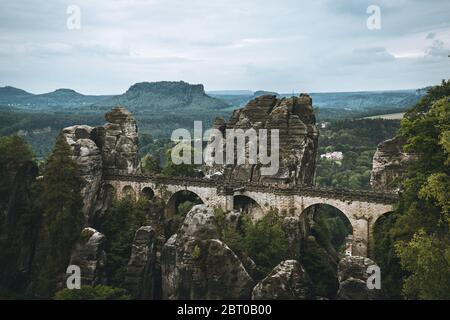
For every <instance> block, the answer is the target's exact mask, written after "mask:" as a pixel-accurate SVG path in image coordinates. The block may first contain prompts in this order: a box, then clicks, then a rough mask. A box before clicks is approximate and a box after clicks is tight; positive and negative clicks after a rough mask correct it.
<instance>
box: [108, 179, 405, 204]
mask: <svg viewBox="0 0 450 320" xmlns="http://www.w3.org/2000/svg"><path fill="white" fill-rule="evenodd" d="M103 178H104V180H110V181H130V182H153V183H155V184H157V185H183V186H196V187H210V188H211V187H213V188H217V189H219V190H220V191H221V192H225V193H233V191H234V190H237V189H241V188H244V189H245V190H246V191H254V192H265V193H274V194H279V195H308V196H317V197H325V198H339V199H341V200H349V201H351V200H360V201H370V202H379V203H389V204H391V203H395V202H397V200H398V195H397V194H393V193H381V192H375V191H371V190H351V189H343V188H324V187H316V186H311V185H292V184H273V183H261V182H254V181H251V182H247V181H225V180H213V179H206V178H195V177H167V176H162V175H129V174H119V173H104V176H103Z"/></svg>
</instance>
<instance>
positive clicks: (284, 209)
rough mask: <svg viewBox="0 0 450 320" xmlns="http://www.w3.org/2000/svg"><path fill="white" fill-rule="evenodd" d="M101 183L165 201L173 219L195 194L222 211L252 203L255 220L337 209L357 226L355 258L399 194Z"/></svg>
mask: <svg viewBox="0 0 450 320" xmlns="http://www.w3.org/2000/svg"><path fill="white" fill-rule="evenodd" d="M103 181H104V183H105V187H106V188H109V189H110V190H111V191H113V192H114V194H115V195H116V196H117V197H119V198H120V197H123V196H124V195H131V196H133V197H134V198H135V199H137V198H139V197H142V196H145V197H153V196H156V197H159V198H161V199H162V200H163V201H165V202H166V204H167V206H166V208H167V209H166V214H167V215H171V214H174V210H176V209H175V205H176V202H177V198H178V197H179V196H180V195H182V194H186V193H192V194H194V195H195V196H196V197H198V198H199V199H200V200H201V201H202V202H203V203H204V204H206V205H208V206H211V207H216V208H222V209H224V210H233V209H239V205H245V203H246V204H247V205H248V204H250V205H251V206H253V208H252V209H255V210H252V214H253V218H254V219H258V218H260V217H261V216H262V215H264V214H265V213H267V212H268V211H269V210H271V209H278V210H279V212H280V213H281V214H283V215H285V216H288V215H291V216H292V215H297V216H301V215H302V214H303V212H304V211H305V210H306V209H307V208H309V207H311V206H314V205H317V204H327V205H330V206H333V207H335V208H337V209H339V210H340V211H341V212H342V213H343V214H344V215H345V216H346V217H347V219H348V220H349V222H350V224H351V225H352V227H353V245H352V251H353V252H352V254H353V255H360V256H368V255H371V253H372V246H373V229H374V226H375V223H376V221H377V220H378V218H380V217H381V216H382V215H383V214H386V213H388V212H391V211H392V210H393V205H394V203H395V202H396V200H397V196H396V195H393V194H385V193H376V192H371V191H352V190H341V189H326V188H316V187H310V186H295V187H293V186H288V185H270V184H256V183H245V182H243V183H239V182H235V183H227V182H223V181H216V180H207V179H195V178H173V177H171V178H168V177H161V176H141V175H139V176H138V175H106V176H104V177H103ZM246 201H247V202H246ZM238 202H239V203H238Z"/></svg>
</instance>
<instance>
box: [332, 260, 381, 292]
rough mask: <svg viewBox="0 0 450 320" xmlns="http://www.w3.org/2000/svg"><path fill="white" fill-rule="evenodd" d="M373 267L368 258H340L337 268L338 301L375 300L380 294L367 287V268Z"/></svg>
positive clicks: (373, 263)
mask: <svg viewBox="0 0 450 320" xmlns="http://www.w3.org/2000/svg"><path fill="white" fill-rule="evenodd" d="M372 265H375V262H373V261H372V260H371V259H369V258H364V257H358V256H352V257H345V258H342V259H341V261H340V262H339V266H338V280H339V291H338V293H337V299H339V300H376V299H380V297H381V292H380V290H377V289H372V290H370V289H369V288H368V287H367V278H368V276H369V274H368V273H367V268H368V267H369V266H372Z"/></svg>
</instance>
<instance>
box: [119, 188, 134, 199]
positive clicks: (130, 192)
mask: <svg viewBox="0 0 450 320" xmlns="http://www.w3.org/2000/svg"><path fill="white" fill-rule="evenodd" d="M122 197H123V198H129V199H131V200H133V201H136V192H135V191H134V189H133V187H132V186H125V187H123V189H122Z"/></svg>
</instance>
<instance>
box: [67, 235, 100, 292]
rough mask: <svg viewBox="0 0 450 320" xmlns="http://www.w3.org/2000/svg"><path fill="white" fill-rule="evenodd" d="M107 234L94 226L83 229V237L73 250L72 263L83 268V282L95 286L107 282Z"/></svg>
mask: <svg viewBox="0 0 450 320" xmlns="http://www.w3.org/2000/svg"><path fill="white" fill-rule="evenodd" d="M104 248H105V236H104V235H103V234H101V233H100V232H98V231H97V230H95V229H93V228H85V229H83V231H81V237H80V240H79V241H78V243H77V244H76V246H75V248H74V249H73V251H72V255H71V258H70V265H77V266H79V267H80V269H81V284H82V285H90V286H95V285H98V284H103V283H105V281H106V279H105V265H106V253H105V250H104Z"/></svg>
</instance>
